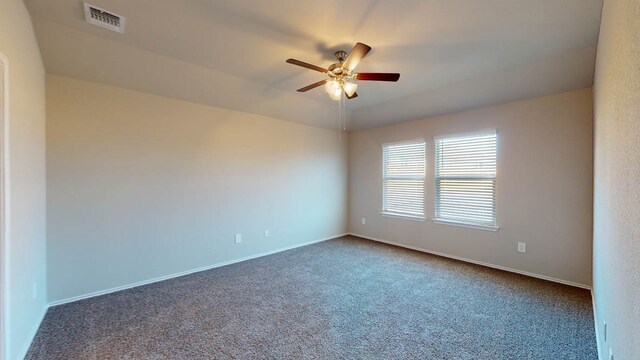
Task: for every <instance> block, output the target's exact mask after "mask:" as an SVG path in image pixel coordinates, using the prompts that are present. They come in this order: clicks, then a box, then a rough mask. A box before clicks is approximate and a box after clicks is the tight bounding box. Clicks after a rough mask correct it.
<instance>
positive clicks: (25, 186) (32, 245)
mask: <svg viewBox="0 0 640 360" xmlns="http://www.w3.org/2000/svg"><path fill="white" fill-rule="evenodd" d="M0 53H1V54H2V55H3V56H4V57H5V58H6V60H7V64H6V65H7V68H8V70H9V72H8V76H9V101H8V105H9V118H8V119H7V120H8V127H9V131H8V133H7V134H6V136H5V141H7V142H8V148H9V157H10V159H9V162H10V165H9V167H8V178H7V180H8V181H7V182H8V186H9V188H8V197H7V202H8V204H7V214H8V215H7V224H6V226H7V230H8V233H7V237H6V240H7V243H8V244H7V246H8V249H9V252H8V257H7V256H6V255H7V254H2V256H4V259H5V260H6V259H7V258H8V260H9V261H8V274H7V275H8V278H7V279H6V280H8V281H7V282H8V284H7V285H8V288H5V289H4V290H7V294H8V297H7V298H6V300H7V302H8V303H7V304H6V305H7V306H6V309H5V310H7V311H6V316H7V318H6V319H3V320H4V321H5V322H6V325H7V328H6V329H5V330H6V337H5V340H6V344H5V345H6V348H5V349H4V352H5V356H6V358H7V359H10V360H13V359H21V358H22V357H23V356H24V354H25V352H26V350H27V348H28V346H29V344H30V343H31V339H32V337H33V335H34V334H35V332H36V330H37V329H38V326H39V325H40V321H41V319H42V317H43V315H44V311H45V310H46V286H47V285H46V275H45V271H46V243H45V241H46V240H45V235H46V229H45V226H46V212H45V211H46V207H45V200H46V195H45V190H46V187H45V102H44V101H45V95H44V90H45V89H44V76H45V75H44V67H43V66H42V61H41V59H40V53H39V51H38V45H37V43H36V40H35V36H34V34H33V29H32V27H31V20H30V18H29V14H28V13H27V10H26V9H25V7H24V4H23V3H22V1H20V0H2V1H0ZM34 287H35V294H34V293H33V291H34ZM3 293H4V291H3ZM34 295H35V296H34Z"/></svg>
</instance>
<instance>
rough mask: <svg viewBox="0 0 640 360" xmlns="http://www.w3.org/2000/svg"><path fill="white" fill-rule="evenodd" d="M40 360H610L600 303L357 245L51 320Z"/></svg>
mask: <svg viewBox="0 0 640 360" xmlns="http://www.w3.org/2000/svg"><path fill="white" fill-rule="evenodd" d="M26 358H27V359H65V360H68V359H212V358H215V359H492V360H493V359H580V360H586V359H597V355H596V342H595V335H594V328H593V313H592V307H591V297H590V294H589V292H588V291H586V290H581V289H577V288H573V287H569V286H564V285H560V284H555V283H551V282H547V281H543V280H538V279H533V278H529V277H525V276H521V275H517V274H512V273H507V272H503V271H499V270H494V269H489V268H485V267H482V266H477V265H472V264H467V263H463V262H458V261H454V260H449V259H445V258H441V257H437V256H432V255H427V254H422V253H419V252H415V251H411V250H405V249H401V248H397V247H393V246H388V245H383V244H378V243H375V242H371V241H368V240H362V239H358V238H354V237H344V238H340V239H336V240H331V241H327V242H323V243H319V244H315V245H310V246H306V247H303V248H298V249H295V250H290V251H286V252H282V253H278V254H275V255H271V256H267V257H262V258H259V259H255V260H250V261H245V262H242V263H239V264H234V265H229V266H225V267H221V268H217V269H213V270H209V271H205V272H201V273H197V274H192V275H188V276H184V277H180V278H176V279H172V280H167V281H163V282H159V283H155V284H151V285H147V286H143V287H138V288H135V289H130V290H125V291H120V292H117V293H112V294H108V295H104V296H100V297H95V298H91V299H87V300H82V301H78V302H75V303H71V304H66V305H61V306H57V307H54V308H51V309H50V310H49V312H48V313H47V316H46V318H45V320H44V322H43V324H42V326H41V328H40V330H39V332H38V334H37V336H36V339H35V341H34V343H33V344H32V346H31V349H30V350H29V353H28V355H27V357H26Z"/></svg>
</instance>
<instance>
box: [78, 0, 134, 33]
mask: <svg viewBox="0 0 640 360" xmlns="http://www.w3.org/2000/svg"><path fill="white" fill-rule="evenodd" d="M84 18H85V20H86V21H87V22H88V23H89V24H93V25H97V26H100V27H103V28H105V29H109V30H113V31H117V32H119V33H121V34H122V33H124V17H123V16H120V15H116V14H114V13H112V12H109V11H106V10H104V9H101V8H99V7H97V6H93V5H90V4H87V3H84Z"/></svg>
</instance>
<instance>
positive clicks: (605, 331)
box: [602, 321, 607, 342]
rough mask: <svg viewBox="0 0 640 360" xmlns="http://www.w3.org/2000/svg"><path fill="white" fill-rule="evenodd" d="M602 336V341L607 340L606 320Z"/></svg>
mask: <svg viewBox="0 0 640 360" xmlns="http://www.w3.org/2000/svg"><path fill="white" fill-rule="evenodd" d="M602 337H603V338H604V342H607V322H606V321H605V322H604V334H602Z"/></svg>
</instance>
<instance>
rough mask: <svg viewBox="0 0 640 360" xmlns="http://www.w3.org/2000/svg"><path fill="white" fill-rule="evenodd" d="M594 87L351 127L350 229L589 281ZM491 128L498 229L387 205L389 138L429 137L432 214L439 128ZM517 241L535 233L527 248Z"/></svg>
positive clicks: (443, 131)
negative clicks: (415, 217) (403, 213)
mask: <svg viewBox="0 0 640 360" xmlns="http://www.w3.org/2000/svg"><path fill="white" fill-rule="evenodd" d="M591 96H592V94H591V89H584V90H579V91H574V92H568V93H563V94H559V95H554V96H547V97H542V98H536V99H531V100H526V101H521V102H515V103H510V104H506V105H501V106H495V107H490V108H484V109H478V110H473V111H469V112H464V113H458V114H454V115H447V116H440V117H435V118H431V119H426V120H420V121H414V122H409V123H403V124H398V125H392V126H386V127H380V128H375V129H371V130H364V131H358V132H355V133H352V134H351V137H350V221H349V230H350V232H352V233H356V234H361V235H364V236H367V237H372V238H377V239H381V240H386V241H391V242H396V243H401V244H404V245H408V246H412V247H418V248H422V249H426V250H429V251H435V252H440V253H445V254H448V255H453V256H457V257H463V258H467V259H471V260H474V261H478V262H484V263H489V264H493V265H498V266H502V267H508V268H512V269H516V270H519V271H524V272H530V273H534V274H538V275H543V276H547V277H552V278H557V279H560V280H564V281H568V282H572V283H577V284H582V285H585V286H590V285H591V224H592V202H591V199H592V171H593V165H592V161H593V159H592V131H593V128H592V101H591V100H592V99H591ZM486 129H497V131H498V164H497V180H496V182H497V194H496V199H497V221H498V225H499V226H500V230H499V231H497V232H490V231H482V230H475V229H468V228H461V227H454V226H450V225H440V224H434V223H433V222H432V221H430V220H428V221H426V222H419V221H412V220H404V219H396V218H388V217H383V216H381V215H380V214H379V212H380V210H381V204H382V179H381V174H382V171H381V148H380V145H381V144H382V143H385V142H392V141H400V140H408V139H416V138H424V139H426V140H427V181H426V184H425V211H426V215H427V217H429V218H432V217H433V214H434V172H433V156H434V155H433V151H434V143H433V137H434V136H438V135H447V134H458V133H465V132H473V131H480V130H486ZM363 217H364V218H366V225H362V224H361V218H363ZM518 241H523V242H526V243H527V252H526V253H525V254H522V253H518V252H517V242H518Z"/></svg>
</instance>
